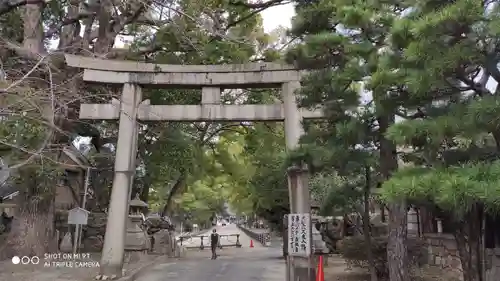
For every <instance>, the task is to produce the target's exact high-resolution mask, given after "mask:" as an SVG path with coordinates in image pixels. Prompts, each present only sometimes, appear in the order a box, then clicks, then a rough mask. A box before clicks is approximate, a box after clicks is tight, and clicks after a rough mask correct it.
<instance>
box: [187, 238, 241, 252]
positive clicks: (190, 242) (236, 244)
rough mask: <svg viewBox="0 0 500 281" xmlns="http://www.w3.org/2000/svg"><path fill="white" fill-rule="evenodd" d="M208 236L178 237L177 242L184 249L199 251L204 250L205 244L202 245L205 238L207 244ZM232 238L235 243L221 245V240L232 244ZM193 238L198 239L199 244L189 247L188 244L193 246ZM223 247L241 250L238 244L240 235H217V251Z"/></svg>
mask: <svg viewBox="0 0 500 281" xmlns="http://www.w3.org/2000/svg"><path fill="white" fill-rule="evenodd" d="M209 236H210V235H193V236H190V237H183V236H181V237H179V241H180V245H181V246H184V247H186V248H188V249H189V248H191V249H193V248H199V249H200V250H203V249H205V243H204V240H205V237H206V238H207V244H208V243H209V242H208V239H209ZM232 237H236V241H235V242H234V243H230V244H226V243H221V241H222V239H225V240H226V241H229V242H232V241H230V238H232ZM193 238H199V239H200V244H199V245H192V246H189V244H194V243H193ZM224 247H236V248H241V243H240V234H224V235H220V234H219V244H218V248H219V249H222V248H224Z"/></svg>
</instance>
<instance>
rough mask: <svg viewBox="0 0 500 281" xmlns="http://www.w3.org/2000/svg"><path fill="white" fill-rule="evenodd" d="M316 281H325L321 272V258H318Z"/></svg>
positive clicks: (323, 273)
mask: <svg viewBox="0 0 500 281" xmlns="http://www.w3.org/2000/svg"><path fill="white" fill-rule="evenodd" d="M316 281H325V272H324V271H323V256H319V261H318V272H317V273H316Z"/></svg>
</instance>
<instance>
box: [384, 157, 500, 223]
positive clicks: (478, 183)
mask: <svg viewBox="0 0 500 281" xmlns="http://www.w3.org/2000/svg"><path fill="white" fill-rule="evenodd" d="M499 175H500V161H494V162H491V163H469V164H466V165H462V166H452V167H447V168H438V169H434V168H407V169H404V170H401V171H399V172H398V173H396V174H395V175H394V176H393V177H392V178H391V179H390V180H389V181H387V182H385V183H384V186H383V190H382V192H381V196H382V198H383V199H385V200H388V201H392V200H394V199H395V198H397V197H405V198H411V199H413V200H417V201H420V202H429V201H430V202H432V203H434V204H436V205H437V206H438V207H439V208H441V209H442V210H445V211H447V212H450V213H453V214H454V215H455V216H456V217H457V218H458V219H460V218H463V217H464V215H465V214H467V213H468V212H469V211H471V210H472V208H473V207H474V206H476V205H477V204H478V203H481V204H483V205H484V207H485V209H486V211H488V212H491V213H492V214H496V213H498V211H499V210H500V187H499V186H500V185H499V184H500V182H499Z"/></svg>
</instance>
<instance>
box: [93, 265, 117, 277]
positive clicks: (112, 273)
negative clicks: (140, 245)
mask: <svg viewBox="0 0 500 281" xmlns="http://www.w3.org/2000/svg"><path fill="white" fill-rule="evenodd" d="M122 268H123V265H122V264H110V263H108V264H100V267H99V275H97V276H96V277H95V279H96V280H115V279H118V278H121V277H122V276H123V270H122Z"/></svg>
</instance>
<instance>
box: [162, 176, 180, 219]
mask: <svg viewBox="0 0 500 281" xmlns="http://www.w3.org/2000/svg"><path fill="white" fill-rule="evenodd" d="M185 185H186V176H185V175H181V176H179V178H178V179H177V181H176V182H175V184H174V186H172V189H170V192H169V193H168V196H167V200H166V202H165V206H163V211H162V215H163V216H166V215H168V214H169V213H170V212H171V211H172V208H171V205H172V199H173V198H174V196H175V195H176V194H177V193H178V192H179V191H180V190H182V189H183V188H184V186H185Z"/></svg>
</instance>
